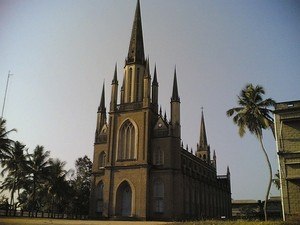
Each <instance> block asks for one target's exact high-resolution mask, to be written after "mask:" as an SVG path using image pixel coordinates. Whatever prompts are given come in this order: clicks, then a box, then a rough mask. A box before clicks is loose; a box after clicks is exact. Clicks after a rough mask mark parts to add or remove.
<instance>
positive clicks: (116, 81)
mask: <svg viewBox="0 0 300 225" xmlns="http://www.w3.org/2000/svg"><path fill="white" fill-rule="evenodd" d="M111 84H118V77H117V63H116V65H115V73H114V78H113V80H112V83H111Z"/></svg>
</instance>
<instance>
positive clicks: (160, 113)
mask: <svg viewBox="0 0 300 225" xmlns="http://www.w3.org/2000/svg"><path fill="white" fill-rule="evenodd" d="M159 115H162V112H161V106H160V107H159Z"/></svg>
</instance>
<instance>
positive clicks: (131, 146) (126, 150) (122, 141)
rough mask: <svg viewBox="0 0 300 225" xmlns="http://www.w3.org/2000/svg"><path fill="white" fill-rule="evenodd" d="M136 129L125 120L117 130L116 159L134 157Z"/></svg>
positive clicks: (132, 158) (130, 158)
mask: <svg viewBox="0 0 300 225" xmlns="http://www.w3.org/2000/svg"><path fill="white" fill-rule="evenodd" d="M136 146H137V130H136V128H135V127H134V125H133V124H132V123H131V122H130V121H129V120H126V122H125V123H123V125H122V126H121V128H120V130H119V146H118V160H134V159H136Z"/></svg>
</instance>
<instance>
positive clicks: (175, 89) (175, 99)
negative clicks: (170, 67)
mask: <svg viewBox="0 0 300 225" xmlns="http://www.w3.org/2000/svg"><path fill="white" fill-rule="evenodd" d="M171 101H172V102H180V98H179V95H178V87H177V76H176V66H175V70H174V81H173V92H172V98H171Z"/></svg>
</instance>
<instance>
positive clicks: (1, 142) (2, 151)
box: [0, 117, 16, 164]
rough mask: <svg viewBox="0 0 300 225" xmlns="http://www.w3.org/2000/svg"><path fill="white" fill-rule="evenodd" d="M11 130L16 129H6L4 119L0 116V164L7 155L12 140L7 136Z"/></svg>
mask: <svg viewBox="0 0 300 225" xmlns="http://www.w3.org/2000/svg"><path fill="white" fill-rule="evenodd" d="M13 131H16V129H11V130H9V131H6V121H5V119H3V118H2V117H0V162H1V164H2V160H3V159H5V158H6V157H7V155H8V154H9V151H10V149H11V145H12V143H13V141H12V140H10V139H9V138H8V135H9V134H10V133H11V132H13Z"/></svg>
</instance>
